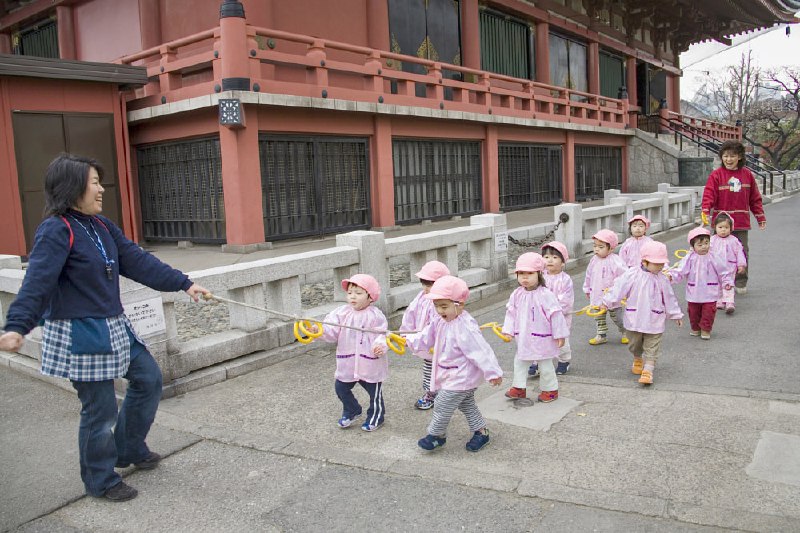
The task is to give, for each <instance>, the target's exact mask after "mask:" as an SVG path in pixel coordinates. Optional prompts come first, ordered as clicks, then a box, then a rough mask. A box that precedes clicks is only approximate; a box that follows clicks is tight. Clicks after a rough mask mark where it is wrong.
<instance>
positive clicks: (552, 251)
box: [542, 246, 564, 263]
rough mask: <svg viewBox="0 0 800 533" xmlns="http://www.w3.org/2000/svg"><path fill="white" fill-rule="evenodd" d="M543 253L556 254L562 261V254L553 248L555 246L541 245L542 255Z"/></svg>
mask: <svg viewBox="0 0 800 533" xmlns="http://www.w3.org/2000/svg"><path fill="white" fill-rule="evenodd" d="M544 254H550V255H555V256H557V257H558V258H559V259H561V262H562V263H563V262H564V256H563V255H561V252H559V251H558V250H556V249H555V248H553V247H552V246H543V247H542V255H544Z"/></svg>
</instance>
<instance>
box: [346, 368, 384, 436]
mask: <svg viewBox="0 0 800 533" xmlns="http://www.w3.org/2000/svg"><path fill="white" fill-rule="evenodd" d="M356 384H359V385H361V388H362V389H364V390H365V391H367V393H368V394H369V408H368V409H367V420H366V423H368V424H370V425H372V426H380V425H381V424H383V417H384V414H385V412H386V408H385V406H384V405H383V383H369V382H366V381H363V380H362V381H352V382H347V381H339V380H338V379H337V380H336V396H338V397H339V399H340V400H341V401H342V416H346V417H347V418H354V417H356V416H358V415H360V414H361V411H362V409H361V404H360V403H358V400H356V397H355V395H354V394H353V387H355V386H356Z"/></svg>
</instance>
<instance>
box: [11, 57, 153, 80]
mask: <svg viewBox="0 0 800 533" xmlns="http://www.w3.org/2000/svg"><path fill="white" fill-rule="evenodd" d="M5 76H14V77H26V78H47V79H55V80H78V81H91V82H100V83H110V84H114V85H119V86H122V87H141V86H143V85H146V84H147V69H146V68H144V67H134V66H131V65H120V64H118V63H94V62H90V61H74V60H69V59H50V58H44V57H34V56H20V55H9V54H0V77H5Z"/></svg>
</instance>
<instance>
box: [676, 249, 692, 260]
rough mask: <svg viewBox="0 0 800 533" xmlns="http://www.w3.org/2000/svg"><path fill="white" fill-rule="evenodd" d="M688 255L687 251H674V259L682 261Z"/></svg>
mask: <svg viewBox="0 0 800 533" xmlns="http://www.w3.org/2000/svg"><path fill="white" fill-rule="evenodd" d="M688 253H689V250H675V257H677V258H678V259H683V258H684V257H686V255H687V254H688Z"/></svg>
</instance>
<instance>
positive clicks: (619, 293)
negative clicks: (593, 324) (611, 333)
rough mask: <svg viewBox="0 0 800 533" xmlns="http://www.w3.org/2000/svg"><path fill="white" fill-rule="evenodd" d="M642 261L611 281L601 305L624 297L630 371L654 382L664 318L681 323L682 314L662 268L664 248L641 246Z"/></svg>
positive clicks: (645, 381)
mask: <svg viewBox="0 0 800 533" xmlns="http://www.w3.org/2000/svg"><path fill="white" fill-rule="evenodd" d="M640 253H641V257H642V263H641V266H640V267H639V268H631V269H629V270H628V271H627V272H625V274H623V275H622V276H621V277H620V278H618V279H617V280H616V281H615V282H614V286H613V287H612V288H611V290H610V291H608V293H606V294H605V295H604V296H603V306H604V307H605V308H607V309H613V308H616V307H619V306H620V302H621V301H622V300H625V306H624V313H625V318H624V320H625V329H626V330H627V331H628V336H629V338H630V344H629V345H628V349H629V350H630V351H631V353H632V354H633V366H632V367H631V372H632V373H634V374H636V375H638V376H640V377H639V383H642V384H645V385H650V384H652V383H653V372H654V370H655V366H656V361H658V358H659V356H660V355H661V337H662V335H663V333H664V330H665V329H666V321H667V319H670V320H675V321H676V323H677V324H678V327H681V326H682V325H683V321H682V318H683V313H682V312H681V308H680V306H679V305H678V299H677V298H675V293H674V292H673V291H672V286H671V285H670V283H669V280H668V279H667V277H666V276H664V275H663V274H662V273H661V271H662V269H663V268H664V265H665V264H666V263H667V247H666V246H664V244H663V243H660V242H656V241H651V242H648V243H645V244H644V245H643V246H642V248H641V251H640Z"/></svg>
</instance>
